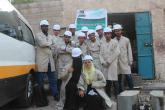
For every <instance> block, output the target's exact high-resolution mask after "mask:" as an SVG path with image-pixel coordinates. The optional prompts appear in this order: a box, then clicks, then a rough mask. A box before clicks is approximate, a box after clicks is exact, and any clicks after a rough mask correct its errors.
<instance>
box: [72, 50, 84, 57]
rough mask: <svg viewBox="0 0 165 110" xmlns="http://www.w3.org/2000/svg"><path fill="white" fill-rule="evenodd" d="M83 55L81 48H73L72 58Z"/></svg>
mask: <svg viewBox="0 0 165 110" xmlns="http://www.w3.org/2000/svg"><path fill="white" fill-rule="evenodd" d="M81 54H82V51H81V49H80V48H73V49H72V57H78V56H80V55H81Z"/></svg>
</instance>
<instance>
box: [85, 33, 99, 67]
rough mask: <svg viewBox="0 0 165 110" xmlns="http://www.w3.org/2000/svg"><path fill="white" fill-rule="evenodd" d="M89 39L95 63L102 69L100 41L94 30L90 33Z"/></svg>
mask: <svg viewBox="0 0 165 110" xmlns="http://www.w3.org/2000/svg"><path fill="white" fill-rule="evenodd" d="M88 37H89V40H88V42H87V45H88V52H89V54H90V55H91V56H92V57H93V63H94V65H95V67H96V68H97V69H99V70H101V62H100V57H99V54H100V42H99V41H97V39H96V33H95V31H94V30H90V31H89V33H88Z"/></svg>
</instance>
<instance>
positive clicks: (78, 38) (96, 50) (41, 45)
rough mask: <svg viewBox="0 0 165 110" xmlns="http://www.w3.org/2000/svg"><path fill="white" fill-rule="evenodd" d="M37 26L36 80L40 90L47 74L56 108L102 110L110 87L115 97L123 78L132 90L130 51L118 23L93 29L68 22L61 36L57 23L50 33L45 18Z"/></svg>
mask: <svg viewBox="0 0 165 110" xmlns="http://www.w3.org/2000/svg"><path fill="white" fill-rule="evenodd" d="M40 28H41V32H40V33H38V34H37V35H36V44H37V49H36V63H37V69H38V72H37V73H36V80H37V83H38V85H39V87H40V88H41V89H43V88H44V77H45V75H47V76H48V80H49V84H50V89H51V92H52V95H53V96H54V99H55V100H56V101H57V107H58V110H78V109H79V108H80V107H82V108H83V109H84V110H104V109H106V108H110V107H111V106H112V102H111V100H110V98H111V95H112V92H111V89H112V87H114V88H113V90H114V95H115V97H117V95H118V94H119V93H120V92H122V91H123V90H124V88H125V85H124V84H125V83H124V82H125V80H127V82H128V87H129V89H133V81H132V76H131V68H130V66H131V64H132V62H133V58H132V50H131V45H130V41H129V39H128V38H126V37H124V36H123V35H122V31H123V30H122V29H123V28H122V26H121V25H120V24H115V25H114V26H113V29H111V28H110V27H105V28H104V29H103V27H102V26H101V25H97V26H96V29H95V30H92V29H88V28H87V27H82V29H81V30H80V31H76V26H75V24H70V25H69V27H68V30H67V31H65V32H64V36H62V37H61V36H60V35H59V34H60V25H58V24H56V25H54V26H53V33H54V35H50V34H49V33H48V29H49V22H48V21H47V20H41V21H40ZM113 32H114V34H115V37H114V38H113V39H112V33H113Z"/></svg>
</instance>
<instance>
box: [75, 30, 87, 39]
mask: <svg viewBox="0 0 165 110" xmlns="http://www.w3.org/2000/svg"><path fill="white" fill-rule="evenodd" d="M77 36H78V38H80V37H86V36H85V33H83V32H81V31H80V32H79V33H78V34H77Z"/></svg>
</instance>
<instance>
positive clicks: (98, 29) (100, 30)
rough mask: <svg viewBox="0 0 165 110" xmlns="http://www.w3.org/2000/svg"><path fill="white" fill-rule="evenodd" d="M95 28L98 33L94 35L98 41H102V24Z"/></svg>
mask: <svg viewBox="0 0 165 110" xmlns="http://www.w3.org/2000/svg"><path fill="white" fill-rule="evenodd" d="M95 30H96V32H97V34H98V36H96V37H97V40H98V41H99V42H100V43H102V42H103V41H104V40H105V38H104V32H103V27H102V25H97V26H96V28H95Z"/></svg>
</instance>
